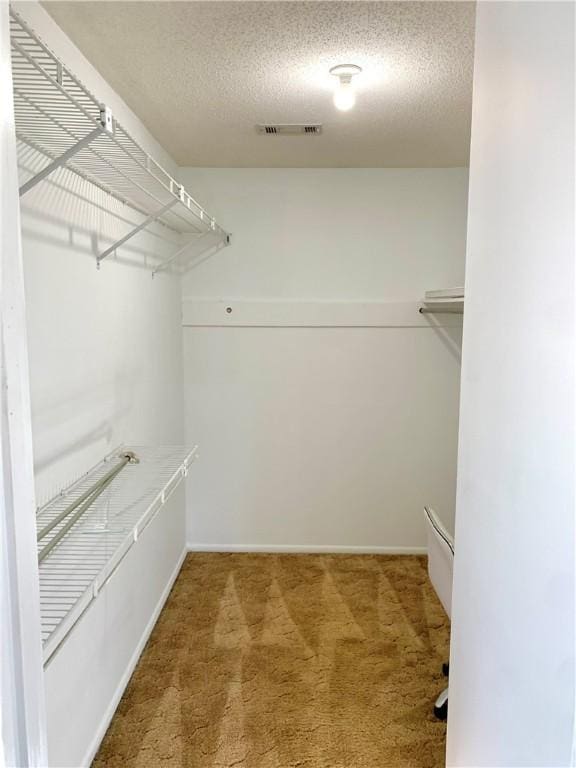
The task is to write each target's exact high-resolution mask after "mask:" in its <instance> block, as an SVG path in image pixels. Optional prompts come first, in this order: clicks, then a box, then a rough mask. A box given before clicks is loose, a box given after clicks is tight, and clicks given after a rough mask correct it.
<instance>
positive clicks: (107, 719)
mask: <svg viewBox="0 0 576 768" xmlns="http://www.w3.org/2000/svg"><path fill="white" fill-rule="evenodd" d="M186 555H187V550H186V549H185V550H184V551H183V552H182V554H181V555H180V557H179V558H178V562H177V563H176V567H175V568H174V570H173V571H172V573H171V575H170V578H169V579H168V583H167V585H166V587H165V589H164V591H163V592H162V594H161V595H160V599H159V600H158V602H157V603H156V607H155V609H154V612H153V614H152V616H151V617H150V621H149V622H148V624H147V625H146V628H145V630H144V632H143V633H142V637H141V638H140V640H139V642H138V645H137V646H136V649H135V650H134V653H133V654H132V657H131V658H130V661H129V662H128V666H127V667H126V671H125V672H124V674H123V675H122V677H121V678H120V681H119V683H118V687H117V688H116V691H115V692H114V696H113V697H112V700H111V702H110V705H109V707H108V708H107V710H106V712H105V714H104V717H103V718H102V722H101V723H100V726H99V728H98V730H97V731H96V735H95V736H94V739H93V740H92V743H91V745H90V747H89V748H88V751H87V752H86V756H85V758H84V760H83V761H82V765H83V766H86V767H88V766H90V765H91V764H92V761H93V760H94V758H95V756H96V752H98V748H99V747H100V744H101V743H102V739H103V738H104V736H105V735H106V731H107V730H108V726H109V725H110V723H111V721H112V718H113V717H114V713H115V712H116V709H117V707H118V704H119V703H120V699H121V698H122V694H123V693H124V690H125V688H126V686H127V685H128V682H129V681H130V678H131V677H132V673H133V672H134V669H135V668H136V664H138V661H139V659H140V656H141V655H142V651H143V650H144V647H145V645H146V643H147V642H148V638H149V637H150V634H151V632H152V630H153V629H154V626H155V624H156V622H157V621H158V617H159V616H160V611H161V610H162V608H163V607H164V603H165V602H166V600H167V599H168V595H169V594H170V590H171V589H172V587H173V586H174V582H175V581H176V579H177V577H178V574H179V573H180V569H181V568H182V564H183V562H184V559H185V557H186Z"/></svg>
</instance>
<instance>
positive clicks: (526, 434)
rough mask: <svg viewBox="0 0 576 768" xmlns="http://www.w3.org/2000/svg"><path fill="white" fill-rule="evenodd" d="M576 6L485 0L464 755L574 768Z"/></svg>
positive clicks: (461, 497) (478, 77)
mask: <svg viewBox="0 0 576 768" xmlns="http://www.w3.org/2000/svg"><path fill="white" fill-rule="evenodd" d="M574 85H575V83H574V5H573V4H572V3H548V2H543V3H539V2H535V3H532V2H525V3H514V2H505V3H488V2H487V3H480V4H479V6H478V20H477V35H476V68H475V77H474V111H473V121H472V153H471V161H470V201H469V208H470V217H469V225H468V250H467V265H466V292H467V297H466V305H467V309H466V317H465V322H464V359H463V367H462V407H461V416H460V451H459V466H458V498H457V514H456V560H455V573H454V592H453V610H452V650H451V664H450V715H449V723H448V761H447V763H448V765H449V766H459V767H464V766H466V768H470V767H471V766H503V767H504V766H505V767H506V768H513V767H514V766H523V767H526V766H539V767H540V768H542V767H543V766H554V767H555V768H558V766H568V765H574V762H573V759H574V754H573V752H572V750H573V725H574V691H575V688H574V607H575V603H574V599H575V593H574V591H575V578H574V577H575V573H574V543H575V539H574V458H575V453H574V427H575V422H574V415H575V414H574V391H575V390H574V384H575V382H574V359H575V351H576V349H575V346H576V345H575V326H574V319H575V318H574V305H575V302H574V300H575V296H574V288H575V286H574V277H575V261H574V256H575V254H574Z"/></svg>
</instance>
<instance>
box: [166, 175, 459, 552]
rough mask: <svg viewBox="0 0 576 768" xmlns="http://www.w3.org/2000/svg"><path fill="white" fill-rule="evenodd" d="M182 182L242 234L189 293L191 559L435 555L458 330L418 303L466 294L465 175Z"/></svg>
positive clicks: (444, 506) (451, 431)
mask: <svg viewBox="0 0 576 768" xmlns="http://www.w3.org/2000/svg"><path fill="white" fill-rule="evenodd" d="M181 173H182V178H183V180H184V182H185V183H190V184H191V185H193V186H194V188H195V189H196V190H197V191H198V194H200V195H201V196H202V197H203V198H204V199H205V200H206V204H207V205H209V206H210V207H211V208H212V209H213V210H214V213H215V215H217V216H219V217H220V218H221V219H222V221H225V222H226V226H227V227H228V228H229V229H230V231H231V232H232V245H231V246H230V247H229V248H227V249H224V250H222V251H220V252H219V253H217V254H216V255H214V256H213V257H212V258H211V259H209V260H205V261H203V262H202V263H200V264H198V265H197V266H196V267H195V268H193V269H191V270H190V271H189V272H188V274H187V275H186V277H185V278H184V282H183V286H184V297H185V301H184V322H185V324H186V327H185V328H184V361H185V362H184V370H185V399H186V429H187V439H188V440H193V441H194V442H197V443H198V444H199V445H200V446H201V451H200V458H199V461H198V464H197V472H196V479H195V483H194V488H193V489H192V491H191V494H190V495H189V498H188V543H189V546H190V547H192V548H200V549H201V548H214V549H272V550H273V549H288V550H295V551H298V550H306V549H309V550H310V549H311V550H319V549H320V550H322V549H323V548H324V549H333V550H345V551H365V550H372V551H408V550H410V551H411V550H414V549H419V548H422V547H423V546H424V544H425V537H424V527H423V522H422V511H421V510H422V506H423V505H424V504H426V503H428V504H432V505H434V506H435V507H436V508H437V509H438V511H439V513H440V514H441V516H442V517H443V519H444V520H445V521H446V524H447V525H448V526H449V527H451V526H452V520H453V510H454V496H455V469H456V442H457V419H458V390H459V366H460V343H459V340H460V328H461V321H460V320H458V319H454V318H452V319H451V321H450V322H449V323H448V327H435V326H438V325H440V326H442V324H441V323H440V324H439V323H438V321H437V320H434V319H432V318H430V319H429V320H424V319H423V317H422V316H421V315H419V314H418V303H417V300H418V299H419V298H420V297H421V296H422V294H423V292H424V290H425V289H428V288H435V287H442V286H446V285H458V284H462V281H463V273H464V249H465V242H464V241H465V217H466V194H467V173H466V171H465V170H464V169H456V170H454V169H452V170H441V169H434V170H405V171H401V170H385V169H374V170H366V169H363V170H358V169H353V170H300V169H291V170H271V169H265V170H241V169H234V170H230V169H228V170H222V169H183V170H182V171H181ZM218 302H220V305H219V306H220V307H221V309H222V311H221V312H220V319H218V317H217V318H216V319H215V315H217V314H218V312H217V310H218ZM226 306H229V307H230V308H231V309H232V312H230V313H226V311H225V307H226ZM237 317H238V318H243V317H249V318H250V322H249V323H246V325H243V322H242V321H241V320H240V321H235V320H234V318H237ZM343 318H344V320H343ZM346 318H347V319H346ZM226 325H230V326H231V327H226ZM349 325H354V326H355V327H346V326H349ZM248 326H250V327H248ZM295 326H298V327H295Z"/></svg>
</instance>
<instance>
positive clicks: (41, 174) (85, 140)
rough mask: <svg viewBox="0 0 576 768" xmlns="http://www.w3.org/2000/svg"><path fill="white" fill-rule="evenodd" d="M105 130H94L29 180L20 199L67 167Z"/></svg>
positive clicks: (21, 191) (21, 188)
mask: <svg viewBox="0 0 576 768" xmlns="http://www.w3.org/2000/svg"><path fill="white" fill-rule="evenodd" d="M104 130H105V129H104V126H103V125H101V126H99V127H98V128H94V130H93V131H91V132H90V133H89V134H88V135H87V136H84V138H83V139H80V141H78V142H76V144H74V146H73V147H70V149H67V150H66V152H64V153H63V154H61V155H60V156H59V157H57V158H56V159H55V160H53V161H52V162H51V163H49V164H48V165H47V166H46V167H45V168H42V170H41V171H39V172H38V173H37V174H36V175H35V176H33V177H32V178H31V179H28V181H27V182H26V183H25V184H22V186H21V187H20V197H22V195H25V194H26V192H28V191H29V190H30V189H32V187H35V186H36V184H38V182H40V181H42V179H45V178H46V176H49V175H50V174H51V173H52V172H53V171H55V170H56V169H57V168H61V167H62V166H63V165H65V164H66V163H67V161H68V160H70V158H71V157H74V155H75V154H76V153H77V152H79V151H80V150H81V149H84V147H86V146H88V144H90V142H91V141H94V139H96V138H98V136H100V134H101V133H102V131H104Z"/></svg>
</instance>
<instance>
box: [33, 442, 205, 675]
mask: <svg viewBox="0 0 576 768" xmlns="http://www.w3.org/2000/svg"><path fill="white" fill-rule="evenodd" d="M126 451H132V452H133V453H134V454H135V455H136V456H137V458H138V459H139V463H137V464H132V463H131V464H128V465H126V466H125V467H124V468H123V470H122V471H121V472H120V473H119V474H117V475H116V476H115V477H114V478H113V479H112V481H111V482H110V483H109V484H108V485H107V486H106V488H105V490H104V491H103V492H102V493H101V495H99V496H98V498H97V499H96V500H95V501H93V503H92V504H91V505H90V506H89V507H88V509H87V510H86V511H85V512H84V514H83V515H82V516H81V517H80V519H79V520H78V521H77V522H76V523H75V524H74V525H73V526H72V527H71V528H70V530H69V531H68V532H67V533H65V535H64V536H63V537H62V538H61V539H60V540H59V541H58V543H57V545H56V546H55V547H54V548H53V549H52V550H51V551H50V552H49V553H48V554H47V555H46V556H45V557H44V559H42V560H41V562H40V563H39V572H40V607H41V623H42V642H43V646H44V661H45V662H46V661H48V659H49V658H50V657H51V656H52V654H53V653H54V652H55V651H56V649H57V648H58V647H59V645H60V644H61V643H62V641H63V640H64V639H65V638H66V636H67V635H68V633H69V632H70V631H71V630H72V628H73V627H74V625H75V623H76V622H77V621H78V619H79V618H80V617H81V616H82V614H83V613H84V611H85V610H86V609H87V608H88V606H89V605H90V603H91V602H92V601H93V600H94V599H96V597H97V596H98V593H99V591H100V590H101V589H102V587H103V586H104V584H105V583H106V582H107V580H108V579H109V578H110V576H111V575H112V573H113V572H114V570H115V569H116V568H117V567H118V565H119V563H120V562H121V560H122V559H123V558H124V557H125V555H126V554H127V552H128V551H129V550H130V548H131V547H132V546H133V545H134V544H135V543H136V542H137V541H138V538H139V537H140V535H141V534H142V532H143V531H144V529H145V528H146V527H147V526H148V525H149V524H150V522H151V521H152V520H153V519H154V517H155V516H156V514H157V513H158V512H159V511H160V509H161V508H162V507H163V505H164V504H165V502H166V501H167V500H168V498H169V497H170V495H171V494H172V492H173V491H174V490H175V488H176V487H177V486H178V485H179V483H180V482H181V481H182V479H183V478H184V477H185V476H186V474H187V473H188V469H189V466H190V464H191V463H192V461H193V460H194V458H195V455H196V448H193V449H190V448H184V447H182V446H168V447H147V446H129V447H125V446H124V447H122V448H119V449H117V450H115V451H113V452H112V453H111V454H109V455H108V456H107V457H106V458H105V459H104V460H103V461H101V462H100V463H99V464H98V465H97V466H96V467H94V468H93V469H91V470H90V471H89V472H88V473H87V474H86V475H84V476H83V477H82V478H81V479H80V480H78V481H76V482H75V483H73V484H72V485H71V486H69V487H68V488H66V489H65V490H63V491H62V492H61V493H60V494H59V495H58V496H57V497H56V498H55V499H53V500H52V501H50V502H49V503H48V504H46V505H45V506H43V507H42V508H41V509H40V510H39V511H38V517H37V529H38V531H41V530H42V529H43V528H45V527H46V526H49V524H50V523H51V522H52V521H54V519H55V518H57V517H58V516H59V515H61V513H62V512H63V511H64V510H65V509H66V508H67V507H68V506H69V505H70V504H71V503H72V502H75V501H77V500H78V499H80V498H81V497H82V496H83V495H86V494H87V492H88V491H89V489H90V488H91V487H92V486H93V484H94V483H96V482H97V481H99V480H101V479H102V478H103V477H104V476H105V475H106V474H107V473H109V472H110V470H111V468H113V467H115V466H117V464H118V462H119V457H120V456H121V455H122V454H124V453H125V452H126ZM68 519H69V517H67V518H64V519H63V520H62V521H61V522H60V523H59V524H58V525H56V526H55V527H54V528H53V529H52V530H51V531H50V533H48V534H47V535H46V536H44V537H43V538H42V539H41V540H40V541H39V543H38V553H39V555H40V553H41V552H42V549H43V548H44V547H46V544H47V543H49V542H50V541H51V539H52V538H57V537H58V535H59V533H60V532H61V531H62V528H63V527H64V526H65V525H66V521H67V520H68Z"/></svg>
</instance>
